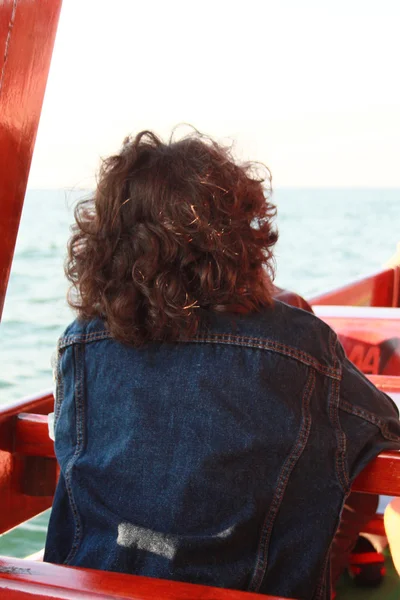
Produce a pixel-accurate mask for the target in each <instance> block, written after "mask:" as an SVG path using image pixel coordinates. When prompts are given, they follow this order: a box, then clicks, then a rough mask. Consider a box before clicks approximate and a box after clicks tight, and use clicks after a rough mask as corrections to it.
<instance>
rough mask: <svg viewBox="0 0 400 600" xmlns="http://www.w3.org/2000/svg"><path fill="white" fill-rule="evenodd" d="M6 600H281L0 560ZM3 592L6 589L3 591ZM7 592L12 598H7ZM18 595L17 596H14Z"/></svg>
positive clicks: (117, 574) (247, 593) (276, 597)
mask: <svg viewBox="0 0 400 600" xmlns="http://www.w3.org/2000/svg"><path fill="white" fill-rule="evenodd" d="M2 590H3V594H4V593H7V594H9V595H7V598H18V599H20V598H27V599H28V598H31V596H29V594H32V595H35V594H36V595H35V598H46V599H47V600H48V599H49V598H57V599H58V598H71V599H79V600H84V599H86V598H98V599H100V598H102V599H106V598H129V599H130V600H150V599H151V600H153V599H157V600H260V598H265V600H283V599H282V597H278V596H264V595H263V596H260V595H259V594H254V593H249V592H238V591H234V590H227V589H223V588H213V587H208V586H202V585H194V584H191V583H180V582H177V581H167V580H161V579H153V578H149V577H138V576H135V575H126V574H121V573H110V572H106V571H94V570H92V569H78V568H76V567H63V566H58V565H51V564H47V563H40V562H34V561H28V560H20V559H16V558H4V557H0V596H1V595H2ZM5 590H7V591H6V592H5ZM11 592H12V593H13V594H14V596H12V595H11ZM18 594H19V595H18Z"/></svg>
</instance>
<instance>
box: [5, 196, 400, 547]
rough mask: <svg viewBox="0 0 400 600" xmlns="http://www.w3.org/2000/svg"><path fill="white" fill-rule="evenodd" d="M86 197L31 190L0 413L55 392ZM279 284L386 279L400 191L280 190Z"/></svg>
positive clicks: (9, 304)
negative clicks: (56, 358) (67, 268)
mask: <svg viewBox="0 0 400 600" xmlns="http://www.w3.org/2000/svg"><path fill="white" fill-rule="evenodd" d="M88 196H90V191H87V190H76V189H73V190H33V189H31V190H28V192H27V194H26V199H25V204H24V209H23V214H22V219H21V225H20V230H19V235H18V240H17V245H16V250H15V256H14V262H13V267H12V271H11V276H10V281H9V286H8V291H7V298H6V303H5V307H4V313H3V318H2V323H1V325H0V404H7V402H10V401H12V400H15V399H18V398H22V397H24V396H27V395H30V394H33V393H36V392H38V391H41V390H48V389H50V388H51V387H52V373H51V364H50V361H51V356H52V354H53V352H54V350H55V347H56V343H57V338H58V336H59V335H60V334H61V333H62V331H63V329H64V328H65V327H66V325H67V324H68V323H69V322H70V321H71V320H72V319H73V314H72V312H71V310H70V309H69V308H68V306H67V303H66V300H65V297H66V291H67V282H66V280H65V277H64V273H63V263H64V260H65V254H66V244H67V240H68V237H69V235H70V225H71V223H72V222H73V209H74V206H75V204H76V202H77V200H79V199H80V198H83V197H88ZM272 200H273V201H274V202H275V204H276V206H277V209H278V213H277V218H276V225H277V227H278V230H279V232H280V238H279V242H278V244H277V247H276V252H275V260H276V283H277V284H278V285H280V286H282V287H286V288H289V289H291V290H294V291H296V292H299V293H300V294H302V295H303V296H304V297H306V298H310V297H312V296H314V295H316V294H317V293H319V292H323V291H327V290H329V289H332V288H335V287H338V286H341V285H344V284H345V283H348V282H350V281H352V280H354V279H357V278H360V277H362V276H365V275H368V274H370V273H372V272H374V271H377V270H379V269H380V268H381V267H382V266H383V265H384V263H385V262H386V261H387V260H388V259H389V258H390V257H391V256H392V255H393V254H394V253H395V251H396V245H397V242H399V241H400V189H292V188H290V189H277V190H275V192H274V194H273V198H272ZM48 518H49V511H46V513H43V514H42V515H39V516H38V517H35V518H34V519H32V520H31V521H29V522H27V523H25V524H23V525H21V526H19V527H18V528H16V529H14V530H13V531H11V532H9V533H7V534H4V535H3V536H0V554H3V555H4V554H5V555H9V556H17V557H26V556H28V555H30V554H32V553H33V552H36V551H37V550H39V549H41V548H43V546H44V541H45V536H46V527H47V522H48Z"/></svg>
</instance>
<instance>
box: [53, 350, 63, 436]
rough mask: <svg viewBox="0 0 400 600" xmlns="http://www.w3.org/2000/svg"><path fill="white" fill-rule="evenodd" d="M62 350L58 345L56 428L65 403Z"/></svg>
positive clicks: (55, 404)
mask: <svg viewBox="0 0 400 600" xmlns="http://www.w3.org/2000/svg"><path fill="white" fill-rule="evenodd" d="M61 357H62V354H61V350H60V346H59V344H58V345H57V366H56V377H57V380H56V397H55V403H54V427H56V425H57V421H58V418H59V416H60V412H61V405H62V403H63V401H64V378H63V376H62V370H61Z"/></svg>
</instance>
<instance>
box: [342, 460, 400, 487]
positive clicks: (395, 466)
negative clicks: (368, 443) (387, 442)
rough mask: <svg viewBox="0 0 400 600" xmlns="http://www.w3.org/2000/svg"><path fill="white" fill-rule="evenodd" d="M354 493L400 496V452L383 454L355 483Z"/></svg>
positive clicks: (367, 467) (370, 464)
mask: <svg viewBox="0 0 400 600" xmlns="http://www.w3.org/2000/svg"><path fill="white" fill-rule="evenodd" d="M352 490H353V491H354V492H365V493H367V494H384V495H386V496H400V452H398V451H393V452H382V454H379V456H377V457H376V458H375V459H374V460H373V461H372V462H370V463H369V464H368V465H367V466H366V467H365V469H364V470H363V471H362V473H360V475H359V476H358V477H357V479H356V480H355V481H354V483H353V486H352Z"/></svg>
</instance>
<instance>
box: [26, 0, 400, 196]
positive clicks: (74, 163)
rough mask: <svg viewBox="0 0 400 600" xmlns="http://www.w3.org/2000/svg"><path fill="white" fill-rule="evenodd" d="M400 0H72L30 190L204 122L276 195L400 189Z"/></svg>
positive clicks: (79, 176) (64, 182)
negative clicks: (300, 190)
mask: <svg viewBox="0 0 400 600" xmlns="http://www.w3.org/2000/svg"><path fill="white" fill-rule="evenodd" d="M399 31H400V1H399V0H330V1H329V0H246V1H241V2H239V1H235V0H202V1H201V2H194V0H169V1H165V0H153V1H152V0H144V1H138V0H112V1H110V0H64V3H63V8H62V12H61V19H60V25H59V29H58V34H57V40H56V46H55V50H54V55H53V62H52V66H51V71H50V76H49V81H48V86H47V92H46V98H45V103H44V106H43V112H42V119H41V124H40V127H39V133H38V138H37V143H36V150H35V155H34V159H33V164H32V170H31V177H30V181H29V186H30V187H31V188H40V187H57V188H58V187H64V186H65V187H91V186H93V182H94V179H93V176H94V174H95V172H96V169H97V167H98V165H99V157H101V156H106V155H107V154H109V153H112V152H113V151H115V150H117V149H118V148H119V146H120V143H121V142H122V140H123V138H124V137H125V136H126V135H127V134H129V133H133V134H134V133H136V132H137V131H139V130H141V129H144V128H146V129H153V130H154V131H155V132H157V133H159V134H161V135H162V136H168V134H169V132H170V130H171V129H172V127H173V126H174V125H176V124H178V123H181V122H186V123H191V124H193V125H194V126H195V127H197V128H198V129H200V130H202V131H203V132H205V133H208V134H210V135H212V136H214V137H216V138H217V139H219V140H222V141H227V140H230V139H234V140H235V141H236V148H237V152H236V154H237V155H238V157H240V158H245V159H254V160H259V161H262V162H265V163H266V164H267V165H268V166H269V168H270V169H271V171H272V175H273V183H274V185H275V186H276V187H282V186H293V187H332V186H333V187H389V188H390V187H400V78H399V71H400V35H399Z"/></svg>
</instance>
